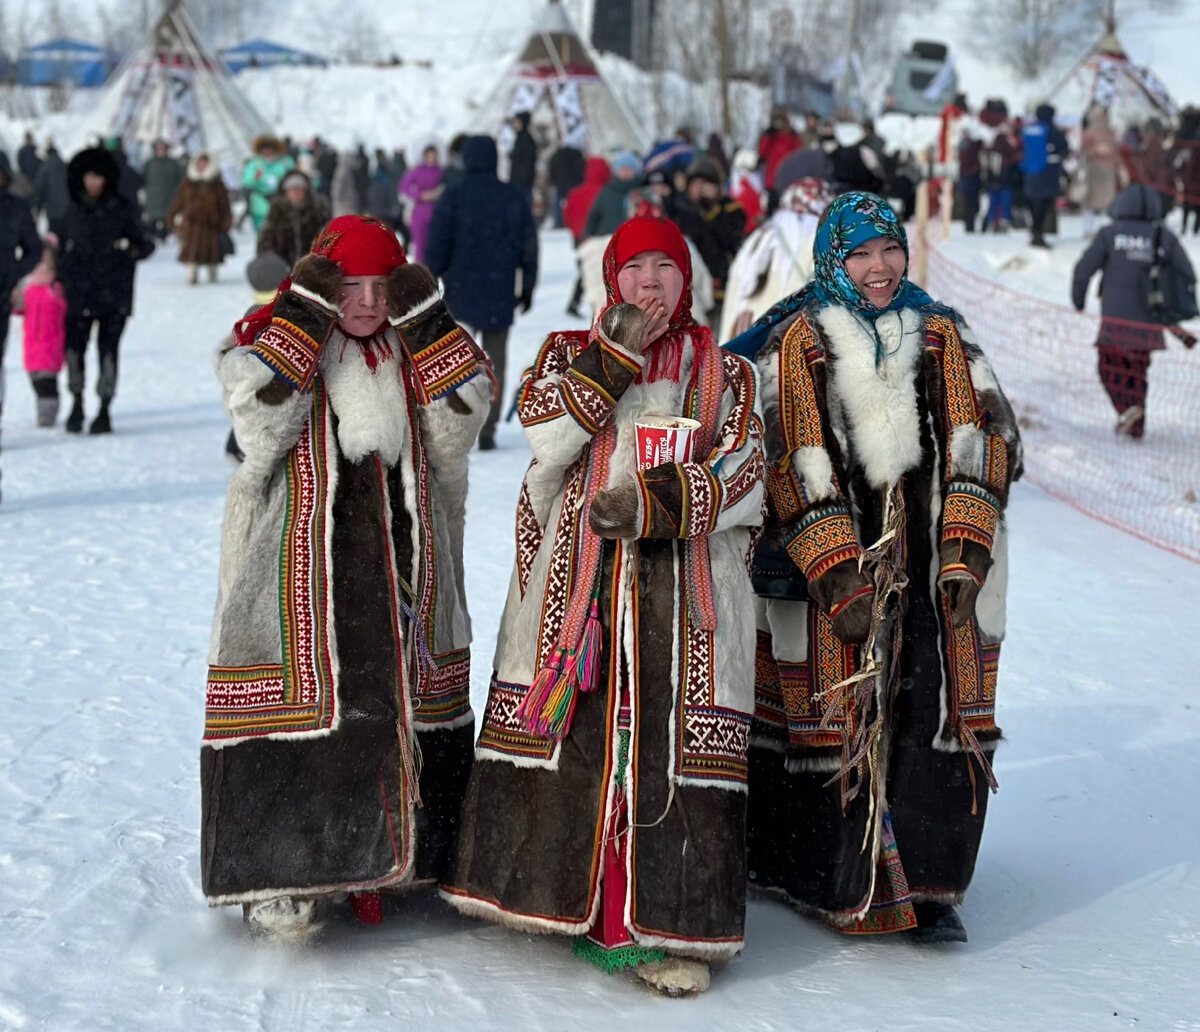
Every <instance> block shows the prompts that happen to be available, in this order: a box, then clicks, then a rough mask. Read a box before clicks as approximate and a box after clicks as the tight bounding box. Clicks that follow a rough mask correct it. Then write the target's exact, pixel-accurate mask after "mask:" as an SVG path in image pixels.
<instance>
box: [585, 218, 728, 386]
mask: <svg viewBox="0 0 1200 1032" xmlns="http://www.w3.org/2000/svg"><path fill="white" fill-rule="evenodd" d="M643 251H662V252H663V253H664V254H666V255H667V257H669V258H670V259H671V260H672V261H673V262H674V263H675V264H676V265H678V266H679V271H680V272H682V273H683V291H682V292H681V293H680V295H679V303H678V304H677V305H676V306H675V311H674V312H672V313H671V319H670V321H669V322H668V323H667V328H666V331H665V332H664V333H663V335H662V336H661V337H659V338H658V340H656V341H655V342H654V343H653V344H651V345H650V348H649V350H648V351H647V353H646V354H647V358H648V362H647V364H646V367H645V368H644V369H643V370H642V372H641V373H639V374H638V380H640V381H650V380H661V379H671V380H675V381H678V380H679V372H680V364H681V362H682V361H683V339H684V337H685V335H688V334H690V335H691V337H692V342H693V344H694V346H695V347H696V349H697V350H699V349H700V348H703V347H713V346H714V344H713V339H712V334H711V333H709V332H708V328H707V327H704V326H701V325H700V324H699V323H697V322H696V320H695V319H693V318H692V257H691V253H690V252H689V251H688V246H687V241H686V240H685V239H684V238H683V234H682V233H680V232H679V227H677V226H676V225H675V223H674V222H671V221H669V220H667V219H660V218H655V217H653V216H647V215H635V216H634V217H633V218H631V219H628V220H627V221H625V222H623V223H621V225H620V226H618V227H617V231H616V232H615V233H614V234H613V235H612V239H611V240H609V242H608V247H606V248H605V249H604V291H605V294H606V295H607V297H608V302H607V304H605V306H604V307H603V308H601V309H600V311H599V312H598V313H597V315H596V321H595V323H594V324H593V333H595V332H596V327H598V326H599V325H600V320H601V318H603V316H604V313H605V312H607V311H608V309H609V307H610V306H611V305H615V304H620V302H621V292H620V288H619V287H618V286H617V273H619V272H620V271H621V267H622V266H623V265H624V264H625V263H626V262H627V261H629V259H630V258H633V257H634V256H635V255H639V254H641V253H642V252H643Z"/></svg>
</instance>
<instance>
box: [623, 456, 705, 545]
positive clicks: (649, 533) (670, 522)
mask: <svg viewBox="0 0 1200 1032" xmlns="http://www.w3.org/2000/svg"><path fill="white" fill-rule="evenodd" d="M638 486H639V487H640V489H641V510H642V533H641V537H645V538H681V539H682V538H697V537H705V536H707V535H709V534H711V533H712V532H713V530H714V528H715V527H716V525H717V517H718V516H719V515H720V514H721V506H722V500H723V493H724V488H723V485H722V484H721V481H719V480H718V479H717V478H716V476H715V475H714V474H713V473H712V471H711V470H710V469H709V468H708V466H706V465H704V463H701V462H676V463H668V464H667V465H663V466H656V467H655V468H654V469H648V470H645V471H644V472H642V473H639V474H638Z"/></svg>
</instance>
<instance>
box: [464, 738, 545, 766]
mask: <svg viewBox="0 0 1200 1032" xmlns="http://www.w3.org/2000/svg"><path fill="white" fill-rule="evenodd" d="M561 752H562V744H561V743H559V744H558V745H556V746H555V747H554V751H553V752H552V753H551V754H550V759H548V760H538V759H535V758H534V757H532V756H514V755H512V754H511V753H505V752H498V751H496V750H495V749H488V748H487V747H486V746H482V745H477V746H476V747H475V760H476V761H477V762H480V761H483V760H490V761H491V762H493V763H511V764H512V765H513V766H514V767H525V768H527V769H530V770H558V757H559V754H560V753H561Z"/></svg>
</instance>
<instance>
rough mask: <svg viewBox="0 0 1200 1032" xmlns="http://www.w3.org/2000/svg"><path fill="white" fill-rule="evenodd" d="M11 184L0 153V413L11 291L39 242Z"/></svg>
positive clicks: (33, 258)
mask: <svg viewBox="0 0 1200 1032" xmlns="http://www.w3.org/2000/svg"><path fill="white" fill-rule="evenodd" d="M12 180H13V171H12V166H11V165H10V164H9V162H8V155H7V154H5V153H4V151H0V411H3V407H4V351H5V347H6V345H7V343H8V320H9V316H10V315H11V307H10V304H9V301H10V298H11V297H12V289H13V287H15V286H16V285H17V283H18V282H20V281H21V280H22V279H24V278H25V277H26V276H28V275H29V273H31V272H32V271H33V269H34V266H36V265H37V263H38V261H39V259H40V258H41V256H42V241H41V238H40V237H39V236H38V232H37V227H36V226H35V225H34V222H33V214H32V212H30V210H29V205H28V204H26V203H25V201H23V200H21V198H20V197H16V196H14V195H13V194H12V193H10V192H9V189H8V188H9V185H10V184H11V183H12Z"/></svg>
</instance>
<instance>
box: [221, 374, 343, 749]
mask: <svg viewBox="0 0 1200 1032" xmlns="http://www.w3.org/2000/svg"><path fill="white" fill-rule="evenodd" d="M314 395H315V396H314V399H313V405H312V409H311V415H310V418H309V422H308V425H307V426H306V428H305V431H304V433H302V434H301V435H300V440H299V441H298V442H297V444H296V447H295V448H293V449H292V452H291V455H290V456H289V458H288V464H287V467H286V479H287V507H286V512H285V518H284V524H283V540H282V543H281V544H282V547H281V556H280V569H279V619H280V631H281V635H282V644H283V650H282V654H283V656H284V659H285V662H284V663H283V665H282V666H269V667H264V666H253V667H245V668H228V667H214V668H211V669H210V671H209V678H208V691H207V693H206V706H205V731H204V738H205V740H206V741H225V740H228V739H232V738H242V737H257V736H262V735H269V734H283V733H306V732H307V733H312V732H318V731H325V730H328V729H329V728H330V727H332V726H333V722H334V719H335V707H336V696H335V692H334V690H333V684H334V682H333V661H332V657H331V656H330V654H329V650H328V647H327V642H328V640H329V635H328V633H327V624H328V621H329V617H330V612H329V609H330V585H329V576H328V572H329V571H328V570H327V569H326V561H325V532H326V503H327V500H328V494H329V466H328V456H327V455H326V453H325V441H326V440H327V436H326V420H327V418H328V411H327V406H326V403H325V397H324V388H323V386H322V385H321V383H320V381H317V382H316V384H315V389H314Z"/></svg>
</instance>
